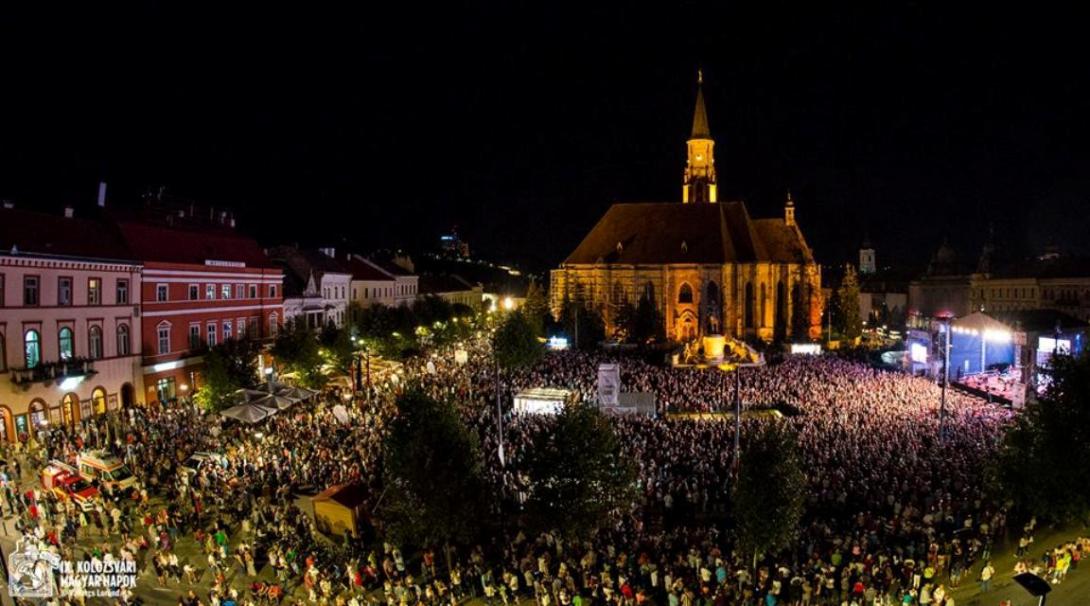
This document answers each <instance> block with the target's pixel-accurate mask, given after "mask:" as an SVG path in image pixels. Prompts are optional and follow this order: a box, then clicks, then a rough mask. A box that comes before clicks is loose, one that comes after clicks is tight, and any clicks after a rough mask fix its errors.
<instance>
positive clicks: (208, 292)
mask: <svg viewBox="0 0 1090 606" xmlns="http://www.w3.org/2000/svg"><path fill="white" fill-rule="evenodd" d="M204 298H205V299H215V298H216V285H215V284H205V285H204Z"/></svg>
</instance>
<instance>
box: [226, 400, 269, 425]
mask: <svg viewBox="0 0 1090 606" xmlns="http://www.w3.org/2000/svg"><path fill="white" fill-rule="evenodd" d="M275 413H276V411H275V410H270V409H268V408H265V407H264V406H257V405H255V404H239V405H238V406H232V407H230V408H227V409H225V410H222V411H220V415H221V416H224V417H227V418H229V419H235V420H236V421H242V422H243V423H257V422H258V421H262V420H264V419H265V418H266V417H269V416H272V415H273V414H275Z"/></svg>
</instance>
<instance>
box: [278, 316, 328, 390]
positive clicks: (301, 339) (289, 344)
mask: <svg viewBox="0 0 1090 606" xmlns="http://www.w3.org/2000/svg"><path fill="white" fill-rule="evenodd" d="M270 353H271V354H272V355H273V357H274V358H276V360H277V362H279V363H280V365H281V368H282V370H283V371H286V372H288V373H292V374H294V375H295V376H296V377H297V378H298V380H299V382H300V383H302V384H303V385H304V386H306V387H312V388H320V387H322V386H323V385H325V381H326V376H325V375H324V374H322V363H323V362H324V360H323V359H322V353H321V349H320V347H319V346H318V338H317V336H316V335H315V334H314V333H313V332H311V331H310V330H308V329H307V327H306V326H305V325H304V324H303V323H302V322H292V323H291V324H290V325H287V326H285V327H284V330H282V331H280V334H278V335H277V336H276V341H274V342H273V345H272V349H270Z"/></svg>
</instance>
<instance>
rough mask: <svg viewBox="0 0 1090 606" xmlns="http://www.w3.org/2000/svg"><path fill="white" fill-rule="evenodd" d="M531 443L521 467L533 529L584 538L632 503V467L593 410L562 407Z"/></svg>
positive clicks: (602, 418) (609, 427)
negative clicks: (528, 487)
mask: <svg viewBox="0 0 1090 606" xmlns="http://www.w3.org/2000/svg"><path fill="white" fill-rule="evenodd" d="M531 440H532V443H531V447H530V449H529V450H528V451H527V452H526V454H525V457H524V460H523V463H522V466H523V471H524V472H525V473H526V475H527V476H528V477H529V478H530V479H531V485H532V487H533V488H532V490H531V492H530V496H529V499H528V500H527V502H526V511H527V514H528V517H529V521H530V523H531V524H532V525H533V526H534V527H535V528H536V529H537V530H543V531H544V530H549V529H553V528H556V529H558V530H560V531H561V532H562V533H564V534H565V535H566V536H567V537H569V538H580V539H587V538H589V537H591V536H593V534H594V533H595V532H596V531H597V530H598V529H600V528H603V527H605V526H606V525H607V524H609V523H610V522H611V521H613V520H615V519H616V518H617V517H618V516H620V515H622V514H624V513H625V512H626V511H628V510H629V508H631V506H632V504H633V503H634V502H635V499H636V488H635V485H636V484H635V479H636V475H635V467H634V466H633V465H632V463H631V461H630V460H629V459H628V458H627V457H626V456H625V454H624V452H623V451H622V449H621V443H620V440H619V439H618V438H617V435H616V434H615V433H614V432H613V426H612V425H611V424H610V422H609V419H607V418H606V417H605V416H603V415H602V414H601V413H599V412H598V411H597V410H596V409H594V408H593V407H591V406H589V405H587V404H572V405H570V406H567V407H565V408H564V410H563V411H561V413H560V414H559V415H557V417H556V419H555V422H554V423H552V424H550V425H545V426H540V427H538V429H537V430H536V431H535V432H534V434H533V435H532V438H531Z"/></svg>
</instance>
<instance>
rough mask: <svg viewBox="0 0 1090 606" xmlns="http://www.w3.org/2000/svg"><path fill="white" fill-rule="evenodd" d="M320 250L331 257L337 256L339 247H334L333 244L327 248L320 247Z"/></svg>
mask: <svg viewBox="0 0 1090 606" xmlns="http://www.w3.org/2000/svg"><path fill="white" fill-rule="evenodd" d="M318 250H320V251H322V254H323V255H325V256H327V257H329V258H330V259H336V258H337V249H336V248H333V247H332V246H330V247H327V248H319V249H318Z"/></svg>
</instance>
